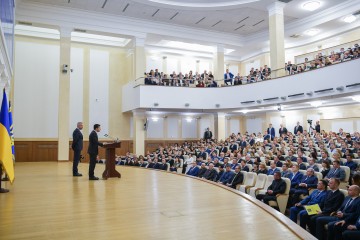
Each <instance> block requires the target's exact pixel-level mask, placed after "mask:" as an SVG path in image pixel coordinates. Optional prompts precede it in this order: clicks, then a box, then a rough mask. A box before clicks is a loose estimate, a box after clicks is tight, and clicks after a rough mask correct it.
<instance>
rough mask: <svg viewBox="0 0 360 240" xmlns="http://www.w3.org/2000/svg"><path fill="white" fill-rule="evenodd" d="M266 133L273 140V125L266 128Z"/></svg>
mask: <svg viewBox="0 0 360 240" xmlns="http://www.w3.org/2000/svg"><path fill="white" fill-rule="evenodd" d="M267 134H268V135H270V136H271V140H274V138H275V128H273V127H272V128H271V129H270V128H268V129H267Z"/></svg>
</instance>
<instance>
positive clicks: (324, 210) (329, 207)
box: [304, 189, 345, 236]
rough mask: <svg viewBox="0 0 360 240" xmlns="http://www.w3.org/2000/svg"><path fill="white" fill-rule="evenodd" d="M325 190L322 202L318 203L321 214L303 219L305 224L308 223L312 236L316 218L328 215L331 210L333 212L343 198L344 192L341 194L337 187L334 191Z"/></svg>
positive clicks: (314, 230)
mask: <svg viewBox="0 0 360 240" xmlns="http://www.w3.org/2000/svg"><path fill="white" fill-rule="evenodd" d="M327 192H328V193H327V194H326V197H325V200H324V203H323V204H322V205H320V208H321V214H316V215H314V216H312V217H311V218H310V219H309V218H307V219H304V225H306V223H307V224H308V226H309V229H310V232H311V234H313V235H314V236H315V232H316V219H317V218H318V217H323V216H329V215H330V214H331V213H332V212H335V211H336V210H337V209H338V208H339V207H340V206H341V204H342V202H343V201H344V198H345V197H344V194H342V192H340V190H339V189H338V190H336V191H334V192H333V191H331V190H329V191H327Z"/></svg>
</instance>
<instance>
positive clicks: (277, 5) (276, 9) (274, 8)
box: [267, 2, 286, 16]
mask: <svg viewBox="0 0 360 240" xmlns="http://www.w3.org/2000/svg"><path fill="white" fill-rule="evenodd" d="M285 6H286V3H283V2H274V3H272V4H270V5H269V6H267V10H268V12H269V16H272V15H274V14H281V15H283V14H284V7H285Z"/></svg>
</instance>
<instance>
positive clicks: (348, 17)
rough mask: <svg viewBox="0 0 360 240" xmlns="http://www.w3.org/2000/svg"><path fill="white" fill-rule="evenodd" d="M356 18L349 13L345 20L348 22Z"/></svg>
mask: <svg viewBox="0 0 360 240" xmlns="http://www.w3.org/2000/svg"><path fill="white" fill-rule="evenodd" d="M355 20H356V17H355V16H354V15H349V16H346V17H344V19H343V21H344V22H346V23H352V22H354V21H355Z"/></svg>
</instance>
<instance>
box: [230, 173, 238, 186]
mask: <svg viewBox="0 0 360 240" xmlns="http://www.w3.org/2000/svg"><path fill="white" fill-rule="evenodd" d="M237 175H238V174H237V173H236V174H235V176H234V178H233V179H232V181H231V184H233V182H234V180H235V178H236V176H237Z"/></svg>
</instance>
